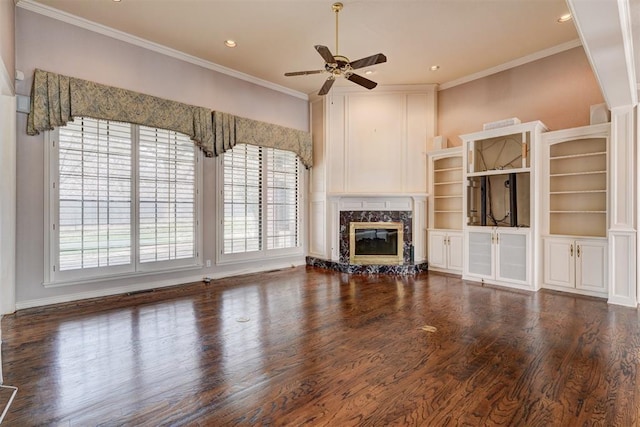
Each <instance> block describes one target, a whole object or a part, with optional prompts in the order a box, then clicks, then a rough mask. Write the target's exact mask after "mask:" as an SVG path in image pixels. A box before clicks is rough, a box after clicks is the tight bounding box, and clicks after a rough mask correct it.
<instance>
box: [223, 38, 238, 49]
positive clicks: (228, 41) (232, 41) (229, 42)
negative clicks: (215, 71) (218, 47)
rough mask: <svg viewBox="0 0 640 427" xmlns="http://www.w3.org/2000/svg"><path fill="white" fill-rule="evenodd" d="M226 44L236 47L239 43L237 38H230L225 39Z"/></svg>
mask: <svg viewBox="0 0 640 427" xmlns="http://www.w3.org/2000/svg"><path fill="white" fill-rule="evenodd" d="M224 45H225V46H226V47H236V45H237V44H236V42H235V40H231V39H229V40H225V41H224Z"/></svg>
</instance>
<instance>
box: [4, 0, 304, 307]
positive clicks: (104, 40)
mask: <svg viewBox="0 0 640 427" xmlns="http://www.w3.org/2000/svg"><path fill="white" fill-rule="evenodd" d="M0 1H4V0H0ZM45 40H46V43H44V42H43V41H45ZM16 52H17V65H18V68H19V69H21V70H23V71H24V73H25V80H24V81H23V82H19V84H18V85H16V92H17V93H19V94H25V95H27V94H29V91H30V87H31V82H32V80H33V71H34V69H35V68H36V67H37V68H41V69H44V70H47V71H52V72H56V73H61V74H66V75H69V76H74V77H78V78H82V79H87V80H93V81H96V82H99V83H103V84H108V85H112V86H116V87H121V88H125V89H131V90H135V91H138V92H142V93H147V94H150V95H155V96H159V97H163V98H168V99H172V100H176V101H180V102H185V103H188V104H193V105H199V106H203V107H208V108H211V109H215V110H220V111H224V112H228V113H232V114H237V115H240V116H243V117H248V118H252V119H255V120H262V121H266V122H270V123H275V124H279V125H283V126H288V127H291V128H296V129H301V130H308V129H309V109H308V102H307V101H306V100H303V99H300V98H296V97H293V96H289V95H286V94H283V93H281V92H276V91H274V90H271V89H267V88H265V87H262V86H258V85H255V84H253V83H249V82H246V81H243V80H239V79H236V78H233V77H231V76H228V75H224V74H220V73H217V72H214V71H211V70H208V69H205V68H202V67H199V66H196V65H193V64H189V63H186V62H183V61H180V60H178V59H175V58H171V57H168V56H165V55H162V54H159V53H156V52H152V51H149V50H146V49H143V48H141V47H137V46H134V45H131V44H128V43H126V42H123V41H119V40H116V39H112V38H110V37H106V36H103V35H100V34H97V33H94V32H91V31H88V30H85V29H82V28H78V27H75V26H72V25H69V24H65V23H63V22H60V21H57V20H54V19H51V18H48V17H45V16H42V15H39V14H36V13H34V12H30V11H27V10H24V9H22V8H17V10H16ZM26 117H27V116H26V115H25V114H18V117H17V123H18V124H17V126H18V131H17V146H18V147H17V182H18V184H17V187H18V188H17V199H18V206H17V221H16V224H17V245H16V246H17V249H16V251H17V262H16V288H17V289H16V303H17V305H18V307H19V308H20V307H22V306H25V305H29V304H32V303H34V302H36V303H39V304H45V303H54V302H59V301H61V300H64V299H65V298H69V299H77V297H91V296H99V295H100V294H105V295H106V294H109V293H110V292H111V293H112V292H123V291H126V290H127V288H128V287H131V286H142V285H145V286H146V285H147V284H148V286H149V287H155V284H157V283H164V284H166V283H170V282H172V283H174V284H177V283H185V282H189V281H194V280H201V279H202V278H203V277H204V276H216V275H223V274H236V273H237V272H238V271H251V270H257V269H269V268H275V267H273V266H271V265H270V264H268V262H266V261H255V262H252V263H246V265H242V264H238V265H225V266H215V259H216V257H215V254H216V224H217V223H218V222H219V221H217V218H216V217H217V215H216V198H215V197H216V191H215V188H216V172H215V168H216V160H215V159H213V158H205V159H204V161H203V166H204V167H203V169H204V176H203V180H204V185H203V187H204V188H203V240H204V250H203V260H207V259H210V260H212V261H213V263H214V266H213V267H211V268H202V269H197V270H189V271H186V272H172V273H166V274H162V275H150V276H144V277H137V278H131V279H121V280H113V281H109V282H101V283H93V284H84V285H77V286H64V287H58V288H44V287H43V286H42V281H43V278H44V266H43V259H44V251H43V246H44V226H43V223H44V202H43V200H44V191H45V190H44V171H43V166H44V135H37V136H28V135H27V134H26V132H25V129H26ZM300 259H301V261H302V262H304V258H303V257H300ZM285 261H286V262H287V264H288V265H289V266H290V265H291V264H292V261H291V260H290V259H284V260H280V261H279V262H280V263H281V264H282V263H284V262H285Z"/></svg>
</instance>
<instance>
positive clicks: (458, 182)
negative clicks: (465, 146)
mask: <svg viewBox="0 0 640 427" xmlns="http://www.w3.org/2000/svg"><path fill="white" fill-rule="evenodd" d="M442 151H446V150H442ZM440 154H441V155H444V157H440V156H438V157H433V158H432V171H433V174H432V180H433V182H432V185H433V187H432V194H433V198H432V203H433V218H432V219H433V223H432V224H431V228H435V229H441V230H460V229H462V188H463V187H462V151H461V150H460V149H459V148H458V149H453V150H452V151H449V152H445V153H440Z"/></svg>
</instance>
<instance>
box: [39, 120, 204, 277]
mask: <svg viewBox="0 0 640 427" xmlns="http://www.w3.org/2000/svg"><path fill="white" fill-rule="evenodd" d="M52 134H53V143H52V144H51V154H48V157H49V160H50V163H49V164H50V174H49V180H50V185H49V188H50V192H49V198H48V203H49V212H50V213H48V214H47V220H48V221H49V222H50V224H51V227H50V228H49V233H50V234H49V236H48V237H47V240H48V242H49V245H48V246H47V247H48V252H47V255H46V256H47V258H48V260H49V263H50V269H49V271H48V273H47V277H45V283H55V282H61V283H63V282H76V281H78V280H81V279H86V278H102V277H109V276H111V275H115V274H118V275H121V274H136V273H138V272H149V271H161V270H162V271H164V270H170V269H173V268H178V267H179V268H182V267H189V266H197V265H198V261H199V253H198V252H199V251H198V242H199V237H198V234H199V231H198V230H199V224H198V219H199V217H200V210H199V209H200V203H199V202H198V200H199V196H198V193H199V191H198V185H199V182H200V173H201V172H200V168H199V163H198V155H199V153H198V150H197V148H196V147H195V145H194V144H193V142H192V141H191V140H190V139H189V137H188V136H186V135H182V134H179V133H177V132H174V131H167V130H162V129H153V128H148V127H144V126H137V125H132V124H127V123H115V122H109V121H106V120H95V119H89V118H81V117H76V118H75V119H74V121H73V122H69V123H68V124H67V125H66V126H64V127H61V128H59V129H57V130H56V131H55V132H52ZM56 141H57V144H56Z"/></svg>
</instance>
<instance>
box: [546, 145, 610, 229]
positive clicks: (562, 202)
mask: <svg viewBox="0 0 640 427" xmlns="http://www.w3.org/2000/svg"><path fill="white" fill-rule="evenodd" d="M548 170H549V176H548V179H549V194H548V212H549V233H550V234H552V235H563V236H592V237H603V236H605V235H606V230H607V138H606V137H590V138H581V137H576V138H575V139H569V140H564V141H560V142H556V143H552V144H551V145H550V146H549V169H548Z"/></svg>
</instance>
